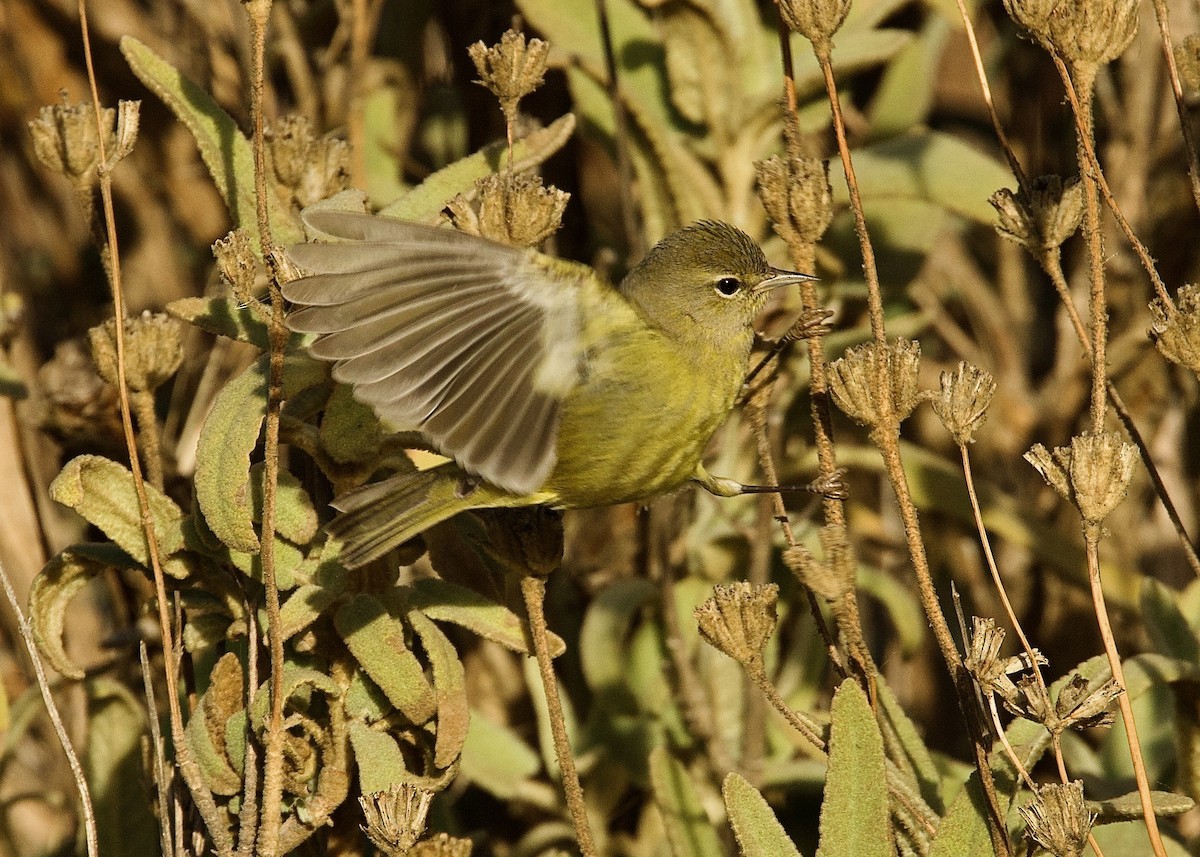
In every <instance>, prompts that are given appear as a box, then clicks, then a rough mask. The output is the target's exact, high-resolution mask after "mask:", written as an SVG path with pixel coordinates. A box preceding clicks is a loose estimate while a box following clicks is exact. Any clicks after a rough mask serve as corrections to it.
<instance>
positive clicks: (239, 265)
mask: <svg viewBox="0 0 1200 857" xmlns="http://www.w3.org/2000/svg"><path fill="white" fill-rule="evenodd" d="M212 254H213V256H215V257H216V259H217V270H218V271H219V272H220V274H221V279H222V280H224V281H225V283H226V284H228V286H229V290H230V292H232V294H233V296H234V298H235V299H237V300H238V302H240V303H243V304H246V303H249V302H250V300H251V299H252V297H253V295H254V284H255V280H256V278H257V276H258V258H257V257H256V256H255V255H254V248H253V247H252V246H251V244H250V236H249V235H247V234H246V232H245V231H244V230H242V229H235V230H233V231H232V232H230V233H229V234H228V235H226V236H225V237H224V238H218V239H217V240H216V241H215V242H213V245H212Z"/></svg>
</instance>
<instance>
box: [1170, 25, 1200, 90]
mask: <svg viewBox="0 0 1200 857" xmlns="http://www.w3.org/2000/svg"><path fill="white" fill-rule="evenodd" d="M1175 65H1176V67H1177V68H1178V69H1179V84H1180V86H1181V87H1182V89H1183V97H1184V98H1185V99H1186V100H1187V103H1188V104H1189V105H1192V106H1195V104H1196V102H1197V101H1200V34H1196V33H1192V34H1190V35H1188V36H1184V38H1183V42H1182V43H1180V44H1177V45H1176V46H1175Z"/></svg>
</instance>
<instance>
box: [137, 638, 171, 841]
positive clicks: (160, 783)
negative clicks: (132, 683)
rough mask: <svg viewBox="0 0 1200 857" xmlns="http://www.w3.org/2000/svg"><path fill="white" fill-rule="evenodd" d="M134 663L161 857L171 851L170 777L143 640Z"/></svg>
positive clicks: (152, 680)
mask: <svg viewBox="0 0 1200 857" xmlns="http://www.w3.org/2000/svg"><path fill="white" fill-rule="evenodd" d="M138 664H139V665H140V666H141V669H142V690H143V692H144V693H145V696H146V715H147V716H146V720H147V722H148V723H149V724H150V747H151V750H152V751H153V760H154V761H153V767H154V793H155V798H156V800H157V802H158V838H159V843H158V844H159V847H160V848H161V849H162V853H163V857H169V855H171V854H173V853H174V852H175V846H174V845H173V844H172V841H171V824H170V819H171V803H172V800H171V791H172V790H171V779H170V777H169V776H167V759H166V755H165V754H164V752H163V739H162V731H161V730H160V729H159V727H158V705H157V704H156V703H155V701H154V679H153V678H152V677H151V675H150V656H149V654H148V653H147V652H146V642H145V640H143V641H141V642H139V643H138Z"/></svg>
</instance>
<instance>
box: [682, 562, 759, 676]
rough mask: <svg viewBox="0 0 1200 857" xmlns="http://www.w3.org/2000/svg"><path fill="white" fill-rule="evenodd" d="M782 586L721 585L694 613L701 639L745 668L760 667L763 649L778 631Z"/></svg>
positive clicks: (739, 583)
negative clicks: (779, 601)
mask: <svg viewBox="0 0 1200 857" xmlns="http://www.w3.org/2000/svg"><path fill="white" fill-rule="evenodd" d="M778 600H779V587H778V586H776V585H775V584H773V583H768V584H753V583H748V582H746V581H738V582H736V583H726V584H720V585H718V586H716V587H715V588H714V589H713V594H712V597H711V598H709V599H708V600H707V601H705V602H704V603H703V604H701V605H700V606H699V607H697V608H696V609H695V611H694V615H695V617H696V624H697V625H698V626H699V628H700V636H702V637H703V638H704V639H705V641H706V642H707V643H708V644H709V645H710V646H712V647H713V648H715V649H717V650H718V651H721V652H724V653H725V654H727V655H729V657H731V658H733V659H734V660H735V661H737V662H738V663H740V664H742V665H744V666H751V665H755V666H761V665H762V656H763V649H764V648H766V645H767V640H769V639H770V638H771V634H772V633H774V631H775V621H776V614H775V607H776V602H777V601H778Z"/></svg>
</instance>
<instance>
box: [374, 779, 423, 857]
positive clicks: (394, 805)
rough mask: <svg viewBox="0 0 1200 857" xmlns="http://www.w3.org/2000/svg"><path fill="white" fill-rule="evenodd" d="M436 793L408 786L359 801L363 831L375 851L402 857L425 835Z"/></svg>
mask: <svg viewBox="0 0 1200 857" xmlns="http://www.w3.org/2000/svg"><path fill="white" fill-rule="evenodd" d="M432 800H433V792H430V791H426V790H425V789H418V788H416V787H415V786H412V785H409V784H407V783H405V784H403V785H401V784H394V785H392V786H391V787H390V788H389V789H388V790H387V791H385V792H372V793H371V794H369V795H364V796H363V797H360V798H359V799H358V804H359V806H361V807H362V811H363V818H364V820H365V821H366V823H365V824H364V825H363V826H362V829H363V830H364V831H365V832H366V834H367V837H368V838H369V839H370V840H371V842H373V843H374V844H375V847H376V848H378V849H379V850H380V851H382V852H383V853H384V854H386V855H388V857H393V855H394V857H401V855H405V854H408V853H410V851H409V849H411V848H412V847H413V845H414V843H416V841H417V839H419V838H420V836H421V834H422V833H424V832H425V817H426V815H428V813H429V804H430V802H431V801H432Z"/></svg>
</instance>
